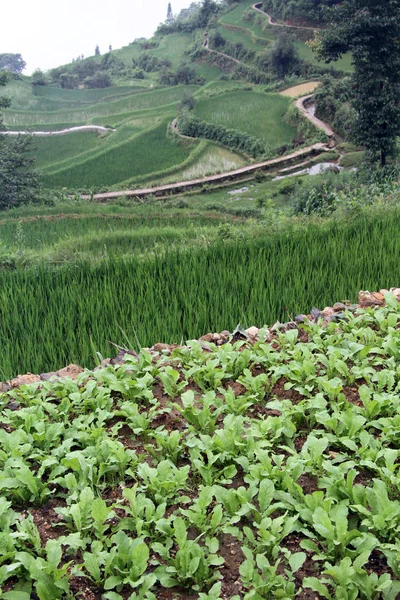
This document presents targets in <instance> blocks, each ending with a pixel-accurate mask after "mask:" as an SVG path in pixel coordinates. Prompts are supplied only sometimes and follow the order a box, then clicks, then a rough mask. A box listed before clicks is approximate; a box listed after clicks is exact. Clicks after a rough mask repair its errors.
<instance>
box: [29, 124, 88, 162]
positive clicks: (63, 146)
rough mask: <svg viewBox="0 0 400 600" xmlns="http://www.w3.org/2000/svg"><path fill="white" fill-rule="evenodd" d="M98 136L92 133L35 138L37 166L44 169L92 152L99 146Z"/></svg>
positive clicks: (81, 132)
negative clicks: (83, 153) (86, 152)
mask: <svg viewBox="0 0 400 600" xmlns="http://www.w3.org/2000/svg"><path fill="white" fill-rule="evenodd" d="M98 143H99V141H98V134H97V133H92V132H87V131H86V132H83V131H80V132H76V133H69V134H68V135H63V136H57V137H38V136H37V137H35V141H34V151H33V152H32V154H33V156H34V157H35V165H36V167H37V168H38V169H42V168H43V167H46V166H48V165H52V164H54V163H57V162H59V161H61V160H64V159H66V158H70V157H71V156H75V155H76V154H81V153H82V152H85V151H88V150H92V149H93V148H96V147H97V146H98Z"/></svg>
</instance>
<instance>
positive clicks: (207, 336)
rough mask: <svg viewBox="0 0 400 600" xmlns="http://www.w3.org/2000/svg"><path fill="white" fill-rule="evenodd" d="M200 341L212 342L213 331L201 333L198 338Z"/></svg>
mask: <svg viewBox="0 0 400 600" xmlns="http://www.w3.org/2000/svg"><path fill="white" fill-rule="evenodd" d="M200 341H201V342H206V343H210V342H211V343H212V342H213V341H214V334H213V333H206V334H205V335H202V336H201V338H200Z"/></svg>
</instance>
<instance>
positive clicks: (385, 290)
mask: <svg viewBox="0 0 400 600" xmlns="http://www.w3.org/2000/svg"><path fill="white" fill-rule="evenodd" d="M388 292H389V290H387V289H386V288H383V289H381V290H379V293H380V294H382V296H384V295H385V294H387V293H388Z"/></svg>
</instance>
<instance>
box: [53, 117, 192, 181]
mask: <svg viewBox="0 0 400 600" xmlns="http://www.w3.org/2000/svg"><path fill="white" fill-rule="evenodd" d="M167 124H168V121H163V122H162V123H161V124H160V125H158V126H156V127H155V128H153V129H152V130H149V131H146V132H145V133H144V134H142V135H138V136H136V137H133V138H131V139H129V140H128V141H126V142H122V143H121V144H119V145H116V146H113V147H111V148H109V149H108V150H107V151H104V152H102V153H100V154H97V155H96V156H94V157H93V158H87V159H86V160H84V161H83V160H82V161H81V162H79V163H77V164H75V165H73V166H71V167H70V168H65V169H62V170H59V171H55V172H53V173H51V174H46V175H45V176H44V183H45V185H46V186H48V187H55V186H58V187H68V188H70V189H71V188H74V187H75V188H83V187H97V188H98V187H99V186H102V185H113V184H116V183H120V182H122V181H125V180H127V179H132V178H134V177H137V176H140V175H146V174H150V173H154V172H159V171H164V170H166V169H168V168H171V167H173V166H175V165H178V164H179V163H181V162H183V161H184V160H185V159H186V158H187V157H188V156H189V154H190V147H183V146H179V145H177V144H172V143H171V141H170V140H169V139H168V138H167V136H166V132H167Z"/></svg>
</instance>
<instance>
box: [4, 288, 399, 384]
mask: <svg viewBox="0 0 400 600" xmlns="http://www.w3.org/2000/svg"><path fill="white" fill-rule="evenodd" d="M389 292H391V293H393V294H394V296H395V298H396V300H397V301H398V302H400V288H398V287H392V288H390V289H386V288H383V289H381V290H380V291H379V292H369V291H368V290H366V291H364V290H361V291H360V292H359V294H358V304H352V303H351V302H350V301H348V300H345V301H344V302H336V303H335V304H334V305H333V306H326V307H325V308H324V309H323V310H322V311H321V310H319V309H318V308H315V307H314V308H312V309H311V312H310V313H309V314H299V315H297V316H296V317H295V318H294V321H288V322H286V323H280V322H279V321H277V322H276V323H275V324H274V325H273V326H272V327H270V328H259V327H255V326H252V327H248V328H247V329H242V328H240V327H237V328H236V329H235V331H233V332H230V331H228V330H224V331H221V332H220V333H206V334H205V335H203V336H201V338H199V340H198V341H199V342H200V343H201V346H202V348H203V351H204V352H212V347H211V346H210V344H213V345H216V346H223V345H224V344H226V343H228V342H236V341H238V340H244V341H247V342H249V343H250V344H255V343H256V342H258V341H260V336H262V339H263V341H265V342H268V341H270V340H271V338H272V336H273V334H274V333H276V332H277V331H288V330H290V329H297V328H298V327H299V325H300V324H302V323H307V322H311V323H317V322H319V321H320V322H321V324H322V325H323V326H325V327H326V326H327V325H328V324H329V323H331V322H332V321H333V322H340V321H342V320H343V319H345V318H346V314H345V313H346V311H350V312H353V313H357V311H359V310H364V309H366V308H380V307H382V306H385V294H387V293H389ZM181 347H182V346H180V345H178V344H165V343H161V342H158V343H157V344H154V346H152V347H151V348H143V349H144V350H146V351H148V352H150V353H151V354H152V355H153V356H159V355H161V354H166V355H168V354H171V352H172V351H173V350H175V349H176V348H181ZM127 354H128V355H130V356H134V357H136V358H138V354H137V353H136V352H135V351H133V350H128V349H126V348H120V349H119V352H118V354H117V356H115V357H114V358H105V359H104V360H103V361H102V362H101V363H100V365H99V366H97V367H95V368H94V369H93V371H97V370H99V369H102V368H104V367H106V366H108V365H112V366H113V365H121V364H124V363H125V356H126V355H127ZM84 371H89V370H88V369H84V368H83V367H81V366H79V365H75V364H70V365H68V366H67V367H64V368H62V369H59V370H58V371H51V372H49V373H41V374H40V375H35V374H33V373H26V374H25V375H17V377H14V378H13V379H10V380H8V381H6V382H4V383H1V382H0V393H6V392H9V391H10V390H13V389H16V388H19V387H21V386H23V385H30V384H33V383H41V382H46V381H50V382H51V381H60V380H64V379H72V380H76V379H77V378H78V376H79V375H80V374H81V373H83V372H84Z"/></svg>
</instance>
